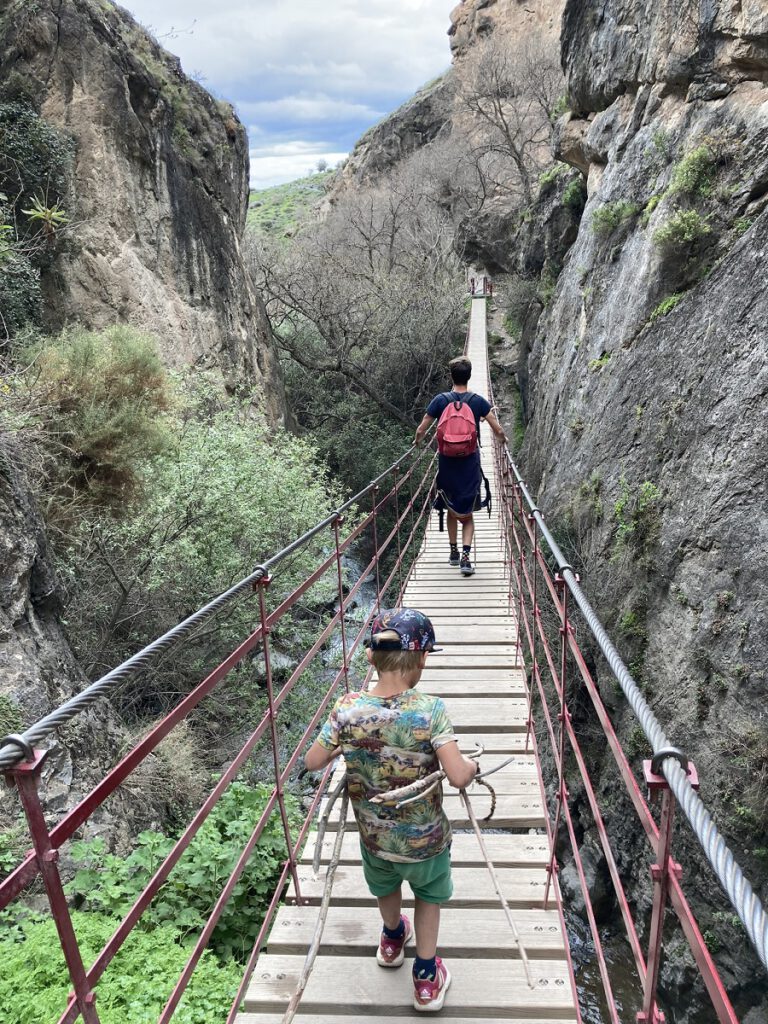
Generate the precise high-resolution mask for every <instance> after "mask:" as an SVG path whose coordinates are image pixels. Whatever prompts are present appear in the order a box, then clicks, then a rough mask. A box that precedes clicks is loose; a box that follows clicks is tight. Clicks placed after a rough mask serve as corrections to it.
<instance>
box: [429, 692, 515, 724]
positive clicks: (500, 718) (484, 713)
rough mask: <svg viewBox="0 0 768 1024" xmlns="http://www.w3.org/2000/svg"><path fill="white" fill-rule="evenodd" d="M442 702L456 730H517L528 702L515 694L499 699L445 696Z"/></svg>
mask: <svg viewBox="0 0 768 1024" xmlns="http://www.w3.org/2000/svg"><path fill="white" fill-rule="evenodd" d="M445 703H446V707H447V708H448V714H449V716H450V719H451V721H452V722H453V726H454V729H456V730H457V731H458V730H459V729H461V730H462V731H463V732H467V731H470V730H472V729H474V730H475V731H477V732H483V731H484V730H486V729H487V730H488V731H489V732H503V731H504V730H510V731H519V730H520V729H525V727H526V723H527V721H528V702H527V701H526V700H523V699H521V698H519V697H509V698H508V699H507V700H503V701H500V700H497V699H495V698H493V697H478V698H469V697H448V698H446V701H445Z"/></svg>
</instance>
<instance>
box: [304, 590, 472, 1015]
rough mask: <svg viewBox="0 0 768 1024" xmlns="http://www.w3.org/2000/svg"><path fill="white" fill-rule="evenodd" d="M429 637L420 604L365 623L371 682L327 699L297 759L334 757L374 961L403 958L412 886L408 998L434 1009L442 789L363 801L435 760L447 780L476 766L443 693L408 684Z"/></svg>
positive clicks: (315, 763)
mask: <svg viewBox="0 0 768 1024" xmlns="http://www.w3.org/2000/svg"><path fill="white" fill-rule="evenodd" d="M434 644H435V633H434V630H433V628H432V623H431V622H430V621H429V619H428V618H427V617H426V615H424V614H422V612H419V611H416V610H415V609H413V608H400V609H392V610H390V611H384V612H382V613H381V614H380V615H379V616H378V617H377V618H376V619H375V620H374V622H373V625H372V627H371V642H370V646H369V648H368V660H369V662H371V664H372V665H373V666H374V668H375V669H376V672H377V675H378V680H377V682H376V685H375V686H374V687H372V688H371V689H370V690H368V691H365V692H359V693H349V694H345V695H344V696H343V697H341V698H339V700H337V701H336V704H335V705H334V707H333V710H332V711H331V714H330V716H329V718H328V721H327V722H326V723H325V725H324V727H323V729H322V731H321V733H320V736H319V737H318V739H317V740H316V741H315V743H314V744H313V745H312V747H311V748H310V750H309V751H308V753H307V756H306V759H305V763H306V766H307V768H308V769H309V770H310V771H316V770H318V769H319V768H323V767H324V766H325V765H326V764H328V763H329V761H331V760H333V758H334V757H336V756H337V755H338V754H340V753H342V754H343V755H344V760H345V761H346V765H347V785H348V789H349V797H350V800H351V802H352V808H353V810H354V812H355V817H356V818H357V824H358V829H359V832H360V851H361V856H362V861H363V873H364V875H365V880H366V882H367V883H368V888H369V889H370V891H371V892H372V893H373V895H374V896H375V897H376V899H377V900H378V904H379V909H380V911H381V916H382V918H383V931H382V934H381V941H380V943H379V948H378V950H377V953H376V959H377V960H378V962H379V964H381V966H382V967H399V966H400V965H401V964H402V963H403V960H404V958H405V951H404V947H405V944H406V942H407V941H408V939H409V938H410V937H411V924H410V921H409V920H408V918H407V917H405V916H403V915H402V914H401V913H400V908H401V900H402V895H401V887H402V884H403V882H408V884H409V885H410V887H411V889H412V890H413V895H414V898H415V910H414V925H415V929H416V958H415V961H414V965H413V983H414V997H413V1005H414V1007H415V1008H416V1009H417V1010H423V1011H427V1012H430V1011H435V1010H440V1009H442V1006H443V1002H444V1000H445V993H446V990H447V988H448V986H449V985H450V982H451V975H450V973H449V971H448V968H447V967H446V966H445V964H443V962H442V960H441V959H440V958H439V957H437V956H436V952H437V934H438V929H439V926H440V904H442V903H445V902H446V901H447V900H448V899H450V897H451V893H452V892H453V883H452V881H451V862H450V852H449V851H450V843H451V826H450V823H449V822H448V819H447V818H446V816H445V813H444V811H443V806H442V805H443V794H442V787H441V786H438V787H437V788H436V789H435V790H433V791H432V792H431V793H428V794H426V795H425V796H423V797H420V798H419V799H417V800H414V801H413V802H409V803H407V804H406V805H405V806H404V807H401V808H400V809H398V808H397V807H396V806H395V804H394V803H385V804H376V803H372V801H371V798H372V797H374V796H377V795H378V794H381V793H386V792H388V791H389V790H391V789H397V788H399V787H401V786H406V785H409V784H410V783H412V782H415V781H416V780H417V779H422V778H424V777H425V776H427V775H429V774H430V773H431V772H434V771H437V769H438V768H442V769H443V771H444V772H445V774H446V776H447V778H448V781H449V782H450V783H451V785H453V786H456V787H457V788H463V787H464V786H467V785H468V784H469V783H470V782H471V781H472V779H473V778H474V776H475V773H476V771H477V765H476V763H475V762H474V761H472V760H470V759H469V758H468V757H465V756H464V755H463V754H462V753H461V752H460V751H459V747H458V743H457V742H456V737H455V736H454V733H453V726H452V725H451V722H450V719H449V718H448V714H447V712H446V709H445V704H444V703H443V701H442V700H440V698H439V697H430V696H428V695H427V694H424V693H416V692H414V687H415V686H416V684H417V683H418V681H419V679H420V678H421V674H422V672H423V671H424V665H425V663H426V660H427V655H428V654H429V652H430V651H432V650H434V649H436V648H435V646H434Z"/></svg>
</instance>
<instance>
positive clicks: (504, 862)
mask: <svg viewBox="0 0 768 1024" xmlns="http://www.w3.org/2000/svg"><path fill="white" fill-rule="evenodd" d="M335 840H336V836H335V835H331V836H328V835H326V836H325V837H324V838H323V848H322V854H321V856H320V863H321V864H327V863H328V860H329V859H330V856H331V853H332V851H333V845H334V842H335ZM316 841H317V833H316V832H313V833H312V834H311V835H310V836H309V838H308V839H307V845H306V846H305V848H304V852H303V854H302V857H301V861H302V863H303V864H304V863H306V864H311V863H312V858H313V857H314V855H315V843H316ZM483 841H484V842H485V846H486V849H487V850H488V856H489V857H490V858H491V860H492V862H493V864H494V865H495V866H496V867H499V868H503V867H544V866H545V865H546V863H547V860H548V850H549V846H548V840H547V837H546V835H512V834H510V833H504V834H501V835H486V836H484V837H483ZM360 860H361V858H360V840H359V837H358V835H357V833H356V832H345V833H344V838H343V839H342V841H341V859H340V861H339V863H340V864H359V863H360ZM483 863H484V861H483V856H482V853H481V851H480V847H479V845H478V842H477V837H476V836H475V835H474V833H468V832H454V833H453V840H452V842H451V864H452V865H453V866H454V867H478V866H480V865H481V864H483Z"/></svg>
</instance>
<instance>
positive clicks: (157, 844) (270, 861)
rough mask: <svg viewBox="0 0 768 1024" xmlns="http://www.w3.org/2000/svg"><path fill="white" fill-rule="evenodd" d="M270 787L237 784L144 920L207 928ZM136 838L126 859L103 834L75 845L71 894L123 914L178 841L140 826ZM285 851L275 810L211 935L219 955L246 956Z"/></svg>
mask: <svg viewBox="0 0 768 1024" xmlns="http://www.w3.org/2000/svg"><path fill="white" fill-rule="evenodd" d="M270 793H271V787H267V786H257V787H255V788H250V787H248V786H245V785H243V784H242V783H239V782H234V783H232V785H231V786H230V787H229V789H227V791H226V793H225V794H224V796H223V797H222V798H221V800H220V801H219V803H218V804H217V805H216V807H215V808H214V810H213V811H212V812H211V814H210V815H209V817H208V818H207V820H206V821H205V822H204V824H203V825H202V827H201V828H200V831H199V832H198V833H197V835H196V836H195V838H194V839H193V840H192V843H191V845H190V847H189V849H188V850H187V851H186V852H185V853H184V855H183V856H182V857H181V859H180V861H179V863H178V864H177V865H176V867H175V868H174V869H173V872H172V873H171V876H170V878H169V880H168V881H167V882H166V884H165V885H164V886H163V887H162V889H161V890H160V892H159V893H158V895H157V896H156V897H155V899H154V900H153V901H152V903H151V904H150V906H149V908H148V910H147V911H146V913H145V915H144V917H143V918H142V920H143V921H144V922H145V923H144V927H145V928H152V929H155V928H158V927H162V926H164V925H169V926H173V927H174V928H175V929H177V930H178V931H179V932H181V933H182V934H187V933H195V934H197V932H199V931H200V930H201V929H202V928H203V926H204V924H205V922H206V921H207V919H208V916H209V914H210V912H211V909H212V907H213V905H214V903H215V902H216V900H217V899H218V897H219V894H220V893H221V889H222V887H223V886H224V883H225V882H226V880H227V878H228V877H229V874H230V872H231V871H232V869H233V868H234V866H235V864H236V862H237V860H238V858H239V856H240V854H241V853H242V850H243V847H244V846H245V844H246V842H247V841H248V839H249V837H250V835H251V832H252V831H253V829H254V826H255V825H256V822H257V821H258V820H259V818H260V816H261V814H262V812H263V810H264V807H265V806H266V803H267V799H268V797H269V795H270ZM286 804H287V808H288V811H289V814H290V815H291V817H292V818H293V821H294V825H296V826H297V825H298V821H297V818H298V805H297V802H296V799H295V798H294V797H292V796H291V794H286ZM136 843H137V845H136V847H135V849H134V850H133V851H132V853H130V854H129V855H128V856H127V857H124V858H123V857H115V856H113V855H112V854H109V853H107V852H106V849H105V845H104V841H103V840H101V839H94V840H91V841H90V842H77V843H73V844H72V848H71V854H72V859H73V860H74V862H75V863H76V864H80V865H82V867H81V868H80V870H78V872H77V873H76V875H75V877H74V878H73V880H72V881H71V882H70V883H69V885H68V887H67V888H68V891H69V893H70V894H72V895H75V896H77V897H79V898H80V900H81V901H82V906H84V907H85V908H87V909H88V910H92V911H97V912H99V913H103V914H106V915H109V916H114V917H122V916H123V915H124V914H126V913H127V911H128V910H129V909H130V907H131V906H132V905H133V903H134V901H135V900H136V898H137V897H138V895H139V893H140V892H141V891H142V889H143V888H144V886H145V885H146V884H147V882H148V881H149V879H150V877H151V875H152V874H153V872H154V871H155V870H156V869H157V867H158V865H159V864H160V863H161V861H162V860H163V858H164V857H165V856H166V855H167V854H168V852H169V851H170V849H171V847H172V846H173V840H172V839H169V838H168V837H167V836H164V835H162V834H161V833H159V832H142V833H140V835H139V836H138V837H137V840H136ZM286 857H287V850H286V847H285V835H284V832H283V826H282V823H281V821H280V815H279V814H278V813H277V811H273V813H272V815H271V817H270V819H269V821H268V823H267V826H266V828H265V829H264V832H263V833H262V836H261V838H260V840H259V842H258V843H257V845H256V847H255V849H254V851H253V853H252V855H251V858H250V860H249V862H248V865H247V867H246V868H245V870H244V872H243V874H242V875H241V876H240V879H239V881H238V882H237V884H236V886H235V888H234V891H233V894H232V897H231V899H230V901H229V903H228V904H227V906H226V908H225V910H224V912H223V913H222V915H221V918H220V919H219V923H218V925H217V926H216V930H215V931H214V933H213V936H212V938H211V947H210V948H211V949H213V950H214V951H215V952H216V954H217V955H218V956H219V957H221V958H223V959H225V960H226V959H229V958H230V957H231V956H233V955H234V956H236V957H238V958H240V959H244V958H245V957H247V956H248V954H249V953H250V951H251V948H252V946H253V942H254V940H255V938H256V936H257V935H258V932H259V928H260V927H261V923H262V921H263V919H264V913H265V911H266V909H267V907H268V905H269V901H270V899H271V897H272V893H273V891H274V888H275V883H276V881H277V879H278V877H279V874H280V871H281V868H282V862H283V861H284V860H285V858H286Z"/></svg>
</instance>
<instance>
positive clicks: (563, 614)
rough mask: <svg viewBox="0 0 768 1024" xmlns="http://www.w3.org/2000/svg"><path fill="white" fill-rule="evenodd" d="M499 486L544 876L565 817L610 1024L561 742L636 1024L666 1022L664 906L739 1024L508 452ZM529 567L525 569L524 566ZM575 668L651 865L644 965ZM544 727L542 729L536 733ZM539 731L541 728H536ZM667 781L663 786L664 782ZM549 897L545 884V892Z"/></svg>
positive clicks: (718, 1004)
mask: <svg viewBox="0 0 768 1024" xmlns="http://www.w3.org/2000/svg"><path fill="white" fill-rule="evenodd" d="M488 394H489V397H490V399H491V402H493V387H492V383H491V380H490V373H489V376H488ZM496 482H497V493H498V494H499V496H500V501H499V504H500V509H501V518H502V529H503V536H504V543H505V555H506V557H505V561H506V563H507V566H508V571H509V577H510V579H509V603H510V607H511V608H512V609H514V610H515V612H516V615H517V622H518V640H517V643H518V644H519V645H520V647H519V648H518V650H519V651H521V652H522V648H523V644H525V645H526V646H527V654H528V662H529V665H530V679H531V685H530V686H529V693H528V706H529V720H528V733H527V737H526V742H528V740H530V741H531V742H532V743H533V747H534V750H535V751H537V750H538V749H539V745H540V744H539V735H538V733H537V730H536V722H535V709H536V702H535V698H536V697H537V696H538V701H539V705H540V709H541V719H542V722H543V728H544V732H545V735H546V737H547V739H548V741H549V745H550V747H551V750H552V754H553V760H554V764H555V768H556V771H557V776H558V780H557V786H556V798H555V822H554V824H553V823H552V822H551V821H550V820H549V818H548V817H547V833H548V835H549V838H550V842H552V844H553V845H552V849H553V859H552V862H551V864H550V874H551V875H553V874H554V873H555V872H556V871H557V864H556V861H555V857H554V853H555V846H554V839H555V838H556V837H557V835H558V824H559V821H560V816H561V815H563V816H564V817H565V821H566V828H567V831H568V836H569V843H570V847H571V852H572V854H573V857H574V863H575V865H576V870H577V874H578V877H579V883H580V887H581V890H582V894H583V897H584V900H585V907H586V910H587V918H588V924H589V927H590V933H591V935H592V940H593V943H594V947H595V955H596V957H597V960H598V966H599V970H600V976H601V980H602V983H603V989H604V992H605V997H606V1005H607V1008H608V1012H609V1014H610V1017H611V1021H612V1022H613V1024H618V1022H619V1019H618V1016H617V1011H616V1006H615V1001H614V999H613V995H612V991H611V984H610V971H609V968H608V964H607V961H606V958H605V954H604V952H603V949H602V943H601V940H600V935H599V930H598V928H597V924H596V922H595V919H594V915H593V912H592V907H591V900H590V896H589V890H588V886H587V883H586V878H585V876H584V871H583V865H582V861H581V856H580V853H579V849H578V843H577V840H576V835H575V831H574V828H573V824H572V821H571V816H570V811H569V808H568V789H567V785H566V777H565V757H566V745H565V740H566V738H567V741H568V744H567V747H568V750H570V752H571V753H572V754H573V756H574V760H575V762H576V766H577V768H578V773H579V777H580V778H581V780H582V783H583V785H584V792H585V795H586V797H587V802H588V805H589V807H590V811H591V813H592V816H593V820H594V824H595V829H596V831H597V834H598V838H599V841H600V846H601V848H602V851H603V854H604V856H605V859H606V865H607V867H608V873H609V876H610V879H611V883H612V885H613V888H614V891H615V894H616V899H617V902H618V905H619V909H620V912H621V917H622V921H623V923H624V928H625V932H626V936H627V940H628V942H629V945H630V950H631V952H632V956H633V960H634V963H635V969H636V971H637V975H638V978H639V981H640V985H641V987H642V989H643V996H642V1002H643V1007H642V1010H641V1011H639V1012H638V1014H637V1020H638V1024H661V1022H663V1020H664V1014H663V1013H662V1012H661V1011H660V1009H659V1007H658V1004H657V985H658V976H659V967H660V957H661V931H662V927H663V921H664V907H665V904H666V900H667V898H668V899H669V902H670V904H671V906H672V908H673V910H674V912H675V915H676V917H677V919H678V922H679V924H680V927H681V929H682V931H683V934H684V935H685V937H686V940H687V941H688V945H689V947H690V949H691V953H692V954H693V957H694V960H695V961H696V965H697V967H698V970H699V973H700V974H701V977H702V981H703V982H704V985H705V988H706V990H707V994H708V996H709V998H710V1002H711V1004H712V1007H713V1009H714V1011H715V1013H716V1015H717V1019H718V1021H719V1022H720V1024H738V1018H737V1016H736V1013H735V1011H734V1009H733V1006H732V1005H731V1002H730V1000H729V998H728V995H727V993H726V991H725V988H724V986H723V983H722V980H721V978H720V976H719V973H718V971H717V967H716V965H715V963H714V960H713V959H712V956H711V954H710V952H709V949H708V948H707V945H706V943H705V941H704V938H703V936H702V934H701V931H700V930H699V927H698V924H697V923H696V920H695V917H694V915H693V912H692V911H691V908H690V906H689V904H688V902H687V900H686V898H685V895H684V893H683V890H682V886H681V883H680V877H681V868H680V865H679V864H677V863H675V862H674V861H673V860H672V858H671V856H670V852H669V850H670V840H671V830H672V815H673V810H674V804H675V800H674V798H673V795H672V793H671V791H670V790H669V789H668V788H665V789H664V790H663V805H662V826H663V833H662V836H661V838H660V829H659V826H657V824H656V822H655V820H654V818H653V815H652V813H651V810H650V808H649V806H648V803H647V802H646V800H645V798H644V797H643V794H642V791H641V788H640V785H639V783H638V781H637V779H636V778H635V775H634V773H633V771H632V767H631V765H630V763H629V761H628V759H627V757H626V755H625V754H624V751H623V749H622V747H621V744H620V743H619V740H618V737H617V736H616V733H615V730H614V728H613V725H612V723H611V721H610V716H609V714H608V711H607V709H606V707H605V705H604V704H603V701H602V699H601V697H600V693H599V690H598V688H597V685H596V683H595V681H594V679H593V678H592V675H591V673H590V671H589V668H588V666H587V664H586V661H585V659H584V656H583V653H582V651H581V649H580V647H579V644H578V641H577V638H576V633H575V630H574V627H573V624H572V622H571V620H570V617H569V611H568V600H567V594H568V590H567V588H566V586H565V582H564V580H563V578H562V577H561V576H559V574H557V573H553V572H552V571H551V569H550V566H549V564H548V563H547V560H546V558H545V556H544V553H543V552H542V550H541V546H540V543H539V535H538V529H537V522H536V517H535V516H534V514H533V513H534V512H538V511H539V510H538V509H535V508H534V509H529V510H528V511H527V512H526V509H525V502H524V499H523V493H522V488H521V487H520V485H519V484H518V483H517V481H516V478H515V475H514V473H513V463H512V459H511V456H510V455H509V451H508V450H506V449H505V450H504V451H503V452H502V451H501V450H500V449H498V448H497V450H496ZM529 560H530V561H531V563H532V565H531V568H530V569H529V567H528V561H529ZM539 578H541V579H542V580H543V583H544V592H545V593H546V596H547V597H548V599H549V601H550V602H551V606H552V608H553V610H554V612H555V614H556V616H557V618H558V619H559V621H560V630H559V633H560V638H561V645H560V660H559V664H557V663H556V661H555V656H554V654H553V652H552V649H551V646H550V644H549V640H548V637H547V634H546V630H545V628H544V625H543V622H542V616H541V607H540V604H539V600H540V595H541V590H540V588H539V586H538V581H539ZM539 651H541V652H542V653H543V655H544V660H545V663H546V668H547V669H548V673H549V677H550V679H551V682H552V685H553V690H554V693H553V696H554V700H555V703H556V706H557V708H558V720H559V722H560V733H559V735H556V732H555V728H554V724H553V721H552V715H551V713H550V708H549V703H548V701H547V695H546V691H545V687H544V679H543V677H542V671H541V669H542V666H541V663H540V658H539ZM569 658H570V661H571V663H572V664H573V665H574V666H575V668H576V670H577V672H578V677H579V678H580V679H581V681H582V683H583V684H584V687H585V689H586V691H587V693H588V695H589V698H590V701H591V703H592V706H593V708H594V711H595V714H596V716H597V719H598V721H599V723H600V725H601V727H602V729H603V731H604V733H605V737H606V740H607V742H608V746H609V748H610V750H611V753H612V755H613V758H614V760H615V762H616V765H617V767H618V771H619V776H620V778H621V781H622V783H623V785H624V787H625V789H626V791H627V794H628V795H629V798H630V800H631V803H632V805H633V807H634V809H635V811H636V813H637V816H638V818H639V821H640V823H641V825H642V827H643V830H644V831H645V834H646V837H647V839H648V842H649V845H650V847H651V851H652V853H653V856H654V857H655V858H656V864H655V865H652V866H651V874H652V878H653V881H654V905H653V914H652V922H651V928H650V932H651V935H650V940H649V951H648V959H647V960H646V957H645V956H644V955H643V950H642V946H641V943H640V938H639V936H638V933H637V928H636V926H635V922H634V919H633V917H632V911H631V908H630V906H629V901H628V899H627V896H626V893H625V891H624V886H623V883H622V881H621V878H620V874H619V870H618V865H617V864H616V860H615V857H614V854H613V850H612V848H611V845H610V838H609V836H608V831H607V828H606V826H605V822H604V820H603V816H602V813H601V810H600V805H599V800H598V797H597V794H596V792H595V790H594V787H593V786H592V783H591V779H590V776H589V770H588V767H587V764H586V761H585V759H584V755H583V753H582V751H581V747H580V744H579V740H578V737H577V735H576V733H575V730H574V727H573V724H572V720H571V714H570V711H569V710H568V701H567V665H568V661H569ZM540 728H541V727H540ZM539 732H540V729H539ZM662 781H663V780H662ZM542 798H543V801H544V806H545V807H547V808H548V807H549V804H548V800H547V796H546V793H545V792H544V788H543V787H542ZM548 890H549V881H548V886H547V892H548Z"/></svg>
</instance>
